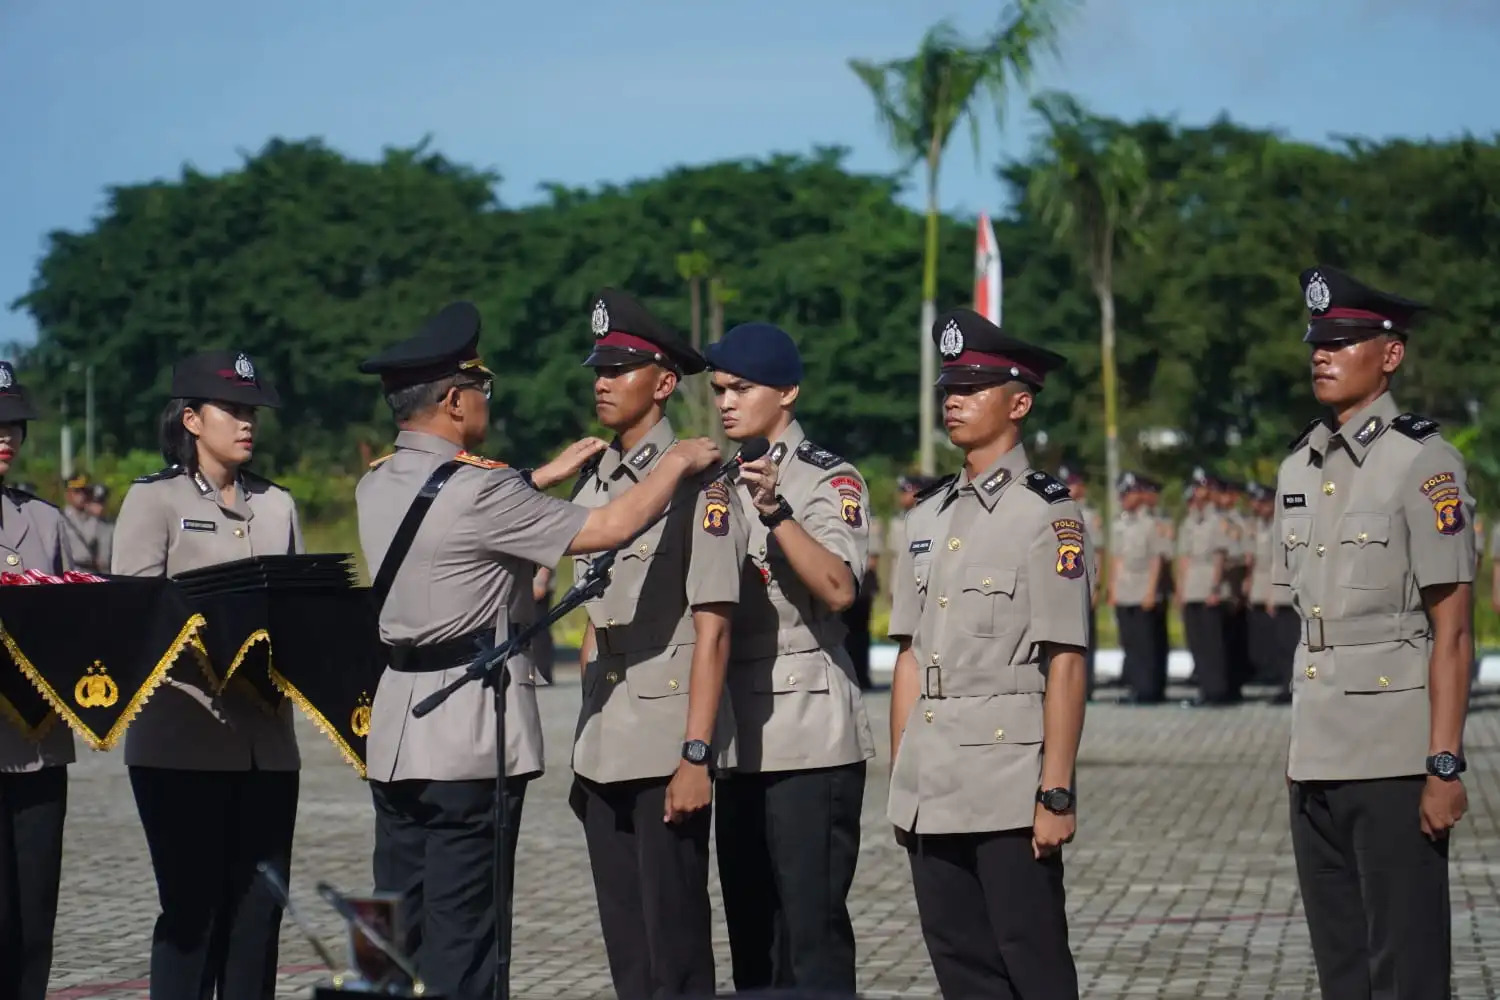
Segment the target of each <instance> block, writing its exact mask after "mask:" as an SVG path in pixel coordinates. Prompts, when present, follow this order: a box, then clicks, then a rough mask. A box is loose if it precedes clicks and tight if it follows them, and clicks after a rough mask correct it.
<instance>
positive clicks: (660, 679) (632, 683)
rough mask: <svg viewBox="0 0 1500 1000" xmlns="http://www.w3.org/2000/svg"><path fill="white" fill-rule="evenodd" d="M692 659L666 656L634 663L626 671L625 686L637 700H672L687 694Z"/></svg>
mask: <svg viewBox="0 0 1500 1000" xmlns="http://www.w3.org/2000/svg"><path fill="white" fill-rule="evenodd" d="M691 666H692V657H690V656H688V657H677V656H672V655H669V656H664V657H661V658H659V659H653V660H647V661H645V662H644V663H633V664H631V665H630V666H629V667H627V668H626V670H625V686H626V687H628V688H629V689H630V693H631V694H633V695H635V696H636V697H637V698H671V697H673V696H675V695H680V694H687V691H688V672H689V669H690V668H691Z"/></svg>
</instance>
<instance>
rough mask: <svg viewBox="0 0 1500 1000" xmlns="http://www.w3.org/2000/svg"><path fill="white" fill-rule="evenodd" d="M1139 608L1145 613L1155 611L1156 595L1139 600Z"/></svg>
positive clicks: (1149, 595)
mask: <svg viewBox="0 0 1500 1000" xmlns="http://www.w3.org/2000/svg"><path fill="white" fill-rule="evenodd" d="M1141 607H1142V608H1143V609H1145V610H1146V611H1152V610H1155V608H1156V595H1155V594H1147V595H1146V596H1145V597H1143V598H1141Z"/></svg>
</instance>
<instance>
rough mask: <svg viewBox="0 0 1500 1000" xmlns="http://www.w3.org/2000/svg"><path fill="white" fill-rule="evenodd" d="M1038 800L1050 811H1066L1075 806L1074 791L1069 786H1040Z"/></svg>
mask: <svg viewBox="0 0 1500 1000" xmlns="http://www.w3.org/2000/svg"><path fill="white" fill-rule="evenodd" d="M1036 800H1037V801H1038V802H1040V803H1041V804H1042V808H1043V809H1045V810H1047V811H1048V812H1053V813H1065V812H1067V811H1068V810H1069V809H1072V808H1073V792H1072V790H1071V789H1068V788H1046V789H1043V788H1038V789H1037V790H1036Z"/></svg>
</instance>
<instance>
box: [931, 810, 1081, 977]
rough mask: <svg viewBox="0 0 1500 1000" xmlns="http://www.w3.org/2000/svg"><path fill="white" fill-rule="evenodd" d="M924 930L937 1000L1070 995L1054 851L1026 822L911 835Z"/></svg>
mask: <svg viewBox="0 0 1500 1000" xmlns="http://www.w3.org/2000/svg"><path fill="white" fill-rule="evenodd" d="M907 856H908V858H909V859H910V861H911V877H912V886H913V888H914V889H915V890H916V895H917V913H918V915H919V917H920V918H921V921H922V937H923V938H924V939H925V940H926V942H927V954H928V955H929V956H930V957H931V959H932V971H933V972H934V973H936V974H937V981H938V989H939V990H941V991H942V994H943V1000H1078V970H1077V968H1076V967H1075V966H1074V964H1073V954H1072V952H1071V951H1070V950H1069V948H1068V917H1067V912H1066V909H1065V903H1066V899H1065V898H1064V892H1063V862H1062V855H1061V854H1054V855H1051V856H1050V857H1047V858H1043V859H1042V860H1040V861H1038V860H1037V859H1036V858H1035V857H1033V856H1032V852H1031V830H1029V829H1027V830H1007V831H1005V832H1003V833H955V834H937V835H931V834H929V835H926V836H919V837H915V838H912V841H911V843H910V846H908V848H907Z"/></svg>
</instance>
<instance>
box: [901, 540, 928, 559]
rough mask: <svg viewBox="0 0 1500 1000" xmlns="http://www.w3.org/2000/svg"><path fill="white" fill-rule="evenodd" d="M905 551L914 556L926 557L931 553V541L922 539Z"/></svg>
mask: <svg viewBox="0 0 1500 1000" xmlns="http://www.w3.org/2000/svg"><path fill="white" fill-rule="evenodd" d="M907 551H908V552H910V553H911V554H912V555H914V556H920V555H926V554H927V553H928V552H931V551H932V539H930V538H922V539H918V540H917V541H915V542H912V543H911V544H910V545H909V546H907Z"/></svg>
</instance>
